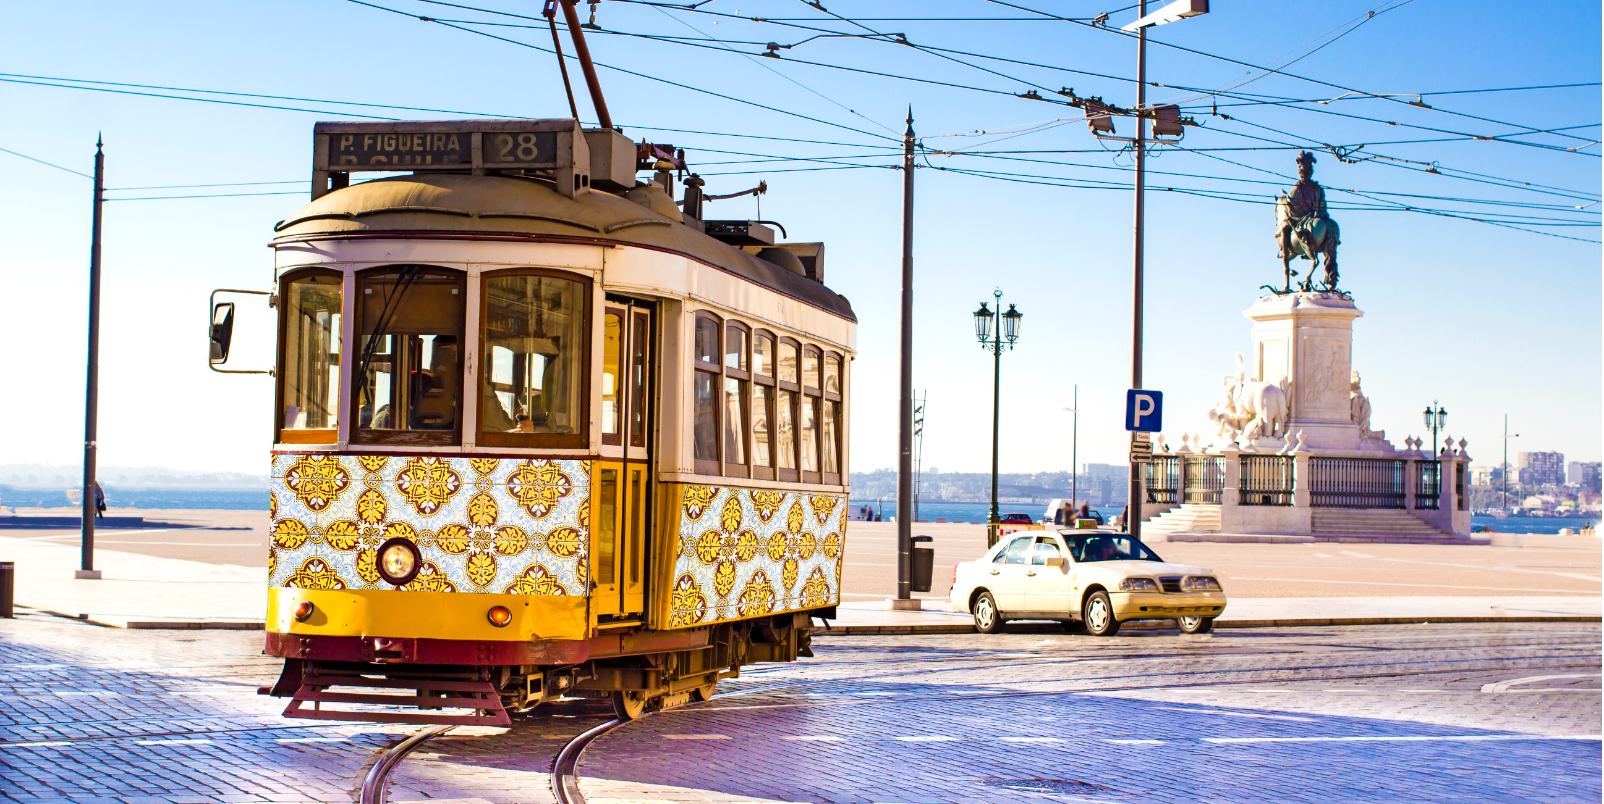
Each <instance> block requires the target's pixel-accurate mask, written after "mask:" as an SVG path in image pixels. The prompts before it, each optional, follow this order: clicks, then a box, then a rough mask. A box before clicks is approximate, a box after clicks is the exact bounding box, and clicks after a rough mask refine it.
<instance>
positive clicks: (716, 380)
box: [689, 310, 725, 475]
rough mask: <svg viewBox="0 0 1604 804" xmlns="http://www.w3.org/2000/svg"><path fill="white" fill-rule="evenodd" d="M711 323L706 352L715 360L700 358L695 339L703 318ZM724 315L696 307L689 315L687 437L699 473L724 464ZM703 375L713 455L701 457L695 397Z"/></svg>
mask: <svg viewBox="0 0 1604 804" xmlns="http://www.w3.org/2000/svg"><path fill="white" fill-rule="evenodd" d="M703 321H709V322H711V323H712V330H713V332H714V333H715V334H714V336H713V343H712V344H711V348H710V349H709V350H708V352H709V356H710V357H712V358H713V359H714V361H716V362H708V361H705V360H703V359H702V355H701V351H702V350H701V347H700V345H699V344H698V342H697V338H698V337H699V333H700V331H701V329H702V322H703ZM724 321H725V320H724V318H723V317H722V316H719V315H718V314H716V313H713V312H711V311H708V310H697V311H696V315H695V316H694V317H693V318H692V319H691V322H692V323H691V343H690V346H691V360H690V363H691V386H690V406H689V408H690V437H691V460H692V462H693V465H694V466H695V469H696V473H697V474H700V475H722V474H723V468H724V417H723V415H722V408H723V399H724ZM702 375H705V376H706V380H707V382H708V383H709V385H710V387H709V389H708V390H709V394H708V400H707V404H708V406H709V407H710V408H711V410H709V411H708V415H709V416H710V417H711V421H709V422H707V425H708V426H709V428H710V429H711V431H712V439H713V440H712V444H711V446H712V450H711V452H712V457H711V458H704V457H701V456H700V455H699V454H697V447H698V446H699V444H698V438H699V436H698V433H697V428H698V426H699V425H701V424H702V422H701V416H702V403H701V400H699V399H698V398H697V391H698V388H697V386H698V383H700V382H702Z"/></svg>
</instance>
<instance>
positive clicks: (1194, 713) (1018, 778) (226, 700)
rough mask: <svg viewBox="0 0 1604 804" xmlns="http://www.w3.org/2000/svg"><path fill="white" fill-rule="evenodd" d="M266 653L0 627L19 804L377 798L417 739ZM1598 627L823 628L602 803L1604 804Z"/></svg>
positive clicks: (396, 789) (549, 731)
mask: <svg viewBox="0 0 1604 804" xmlns="http://www.w3.org/2000/svg"><path fill="white" fill-rule="evenodd" d="M260 640H261V635H260V634H258V633H250V632H229V631H190V632H173V631H127V630H121V629H112V628H102V627H97V626H94V625H89V624H84V623H77V622H72V621H69V620H64V619H61V618H55V617H48V616H44V615H37V614H24V615H23V616H21V617H19V618H18V619H15V620H6V621H0V798H3V799H6V800H15V801H21V802H30V804H45V802H74V804H89V802H95V803H96V804H100V803H101V802H104V803H105V804H111V802H121V803H122V804H201V803H202V802H230V803H231V804H242V803H244V802H338V804H349V802H352V801H354V800H355V794H354V793H353V791H354V790H355V789H357V788H358V787H359V786H360V782H361V779H362V777H363V775H364V774H365V773H366V771H367V768H368V767H369V766H370V765H371V764H372V763H373V762H374V761H375V759H376V758H377V756H378V755H379V754H380V753H381V752H382V751H383V750H384V749H386V748H388V747H389V746H391V745H393V744H394V743H395V742H397V741H399V740H400V739H402V738H403V737H405V736H406V735H409V734H412V733H414V732H416V731H417V730H418V728H419V727H416V726H391V725H378V724H338V723H336V724H329V723H320V722H314V721H303V722H292V721H287V720H285V719H283V718H280V717H279V716H278V714H277V713H278V712H279V711H280V709H281V708H282V702H281V701H276V700H270V699H267V698H263V697H259V696H257V695H256V694H255V689H256V687H257V686H259V685H261V684H266V683H268V682H269V681H271V679H272V678H273V677H274V676H275V674H276V671H277V667H276V664H277V663H276V662H275V661H273V660H270V659H269V658H267V657H264V656H262V655H261V654H260ZM1599 640H1600V628H1599V626H1598V625H1597V624H1593V623H1487V624H1459V625H1407V626H1345V627H1304V628H1279V629H1276V628H1266V629H1232V630H1227V631H1218V632H1216V633H1214V634H1212V635H1202V636H1182V635H1180V634H1179V633H1177V632H1176V631H1174V630H1151V631H1138V632H1129V633H1128V634H1127V635H1122V636H1120V637H1118V638H1114V639H1097V638H1093V637H1088V636H1084V635H1077V634H1044V633H1028V634H1027V633H1014V634H1000V635H995V636H984V635H978V634H965V635H952V636H901V637H889V636H888V637H830V636H825V637H821V638H819V639H818V640H817V641H816V651H817V653H818V656H817V658H815V659H812V660H805V661H803V662H799V663H797V664H795V665H788V666H760V667H757V668H753V669H752V670H751V671H750V672H748V673H747V674H745V675H744V676H743V677H742V678H740V679H737V680H731V681H726V682H724V683H723V684H721V685H720V687H719V690H720V694H719V695H718V696H717V697H715V698H714V699H713V700H712V701H710V702H707V703H704V704H691V705H688V706H685V707H682V708H679V709H674V710H669V711H667V712H663V713H659V714H656V715H652V716H649V717H647V718H644V719H642V720H640V721H636V722H633V723H629V724H626V725H624V726H622V727H620V728H617V729H615V730H613V731H610V732H607V733H606V734H604V735H602V736H601V737H600V738H598V739H597V740H596V741H595V742H593V743H591V744H590V746H589V748H588V749H587V750H586V752H585V753H584V755H583V756H582V758H581V760H580V762H579V765H578V772H579V775H580V777H581V782H580V789H581V790H582V792H583V793H584V796H585V797H586V799H587V800H588V801H590V802H592V804H602V802H639V801H646V802H660V801H718V802H750V801H797V802H859V803H862V802H910V803H912V802H1011V801H1082V802H1092V801H1108V802H1146V801H1159V802H1163V801H1255V802H1257V801H1319V802H1323V803H1324V802H1349V801H1353V802H1391V801H1403V800H1409V801H1450V800H1451V801H1455V802H1473V801H1516V802H1527V801H1530V802H1597V801H1598V800H1599V798H1600V784H1599V779H1600V772H1601V757H1600V741H1599V732H1600V690H1599V684H1600V675H1599V674H1600V649H1599ZM609 719H610V713H609V711H608V710H607V709H606V708H605V707H604V706H599V705H598V704H597V702H592V701H572V702H564V703H562V704H558V705H554V706H549V707H544V708H542V709H541V710H538V711H537V712H536V713H535V714H533V715H531V716H526V717H521V718H519V719H518V720H517V721H516V722H515V724H514V726H513V727H512V728H511V729H491V728H474V729H468V728H459V729H457V730H455V731H452V732H450V733H448V734H447V735H445V736H443V737H440V738H436V739H434V740H431V741H429V742H426V743H424V744H423V745H422V747H420V748H419V749H418V750H417V751H416V752H414V753H413V754H411V755H410V756H408V757H407V758H406V759H405V760H404V761H403V762H402V763H401V764H400V766H399V767H398V769H397V770H396V771H395V773H394V774H393V776H392V781H391V785H390V800H392V801H424V800H428V801H459V802H496V803H497V804H500V803H501V802H508V803H511V802H548V801H552V800H553V795H552V792H551V788H550V777H549V772H550V769H551V767H552V760H553V758H554V756H555V754H556V753H557V751H558V750H560V749H561V748H562V746H563V745H565V744H566V743H567V741H568V740H569V739H571V738H573V737H574V736H575V735H577V734H579V733H580V732H582V731H584V730H586V729H588V728H590V727H592V726H595V725H599V724H601V723H604V722H606V721H607V720H609Z"/></svg>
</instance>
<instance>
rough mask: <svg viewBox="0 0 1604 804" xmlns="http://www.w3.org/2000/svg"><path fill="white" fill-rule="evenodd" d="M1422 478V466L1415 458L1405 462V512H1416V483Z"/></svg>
mask: <svg viewBox="0 0 1604 804" xmlns="http://www.w3.org/2000/svg"><path fill="white" fill-rule="evenodd" d="M1419 477H1420V465H1419V464H1417V463H1415V459H1414V458H1407V459H1405V460H1404V510H1406V511H1413V510H1415V481H1416V480H1417V479H1418V478H1419Z"/></svg>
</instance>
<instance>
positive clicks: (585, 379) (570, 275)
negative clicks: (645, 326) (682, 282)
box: [473, 267, 622, 449]
mask: <svg viewBox="0 0 1604 804" xmlns="http://www.w3.org/2000/svg"><path fill="white" fill-rule="evenodd" d="M518 276H536V277H551V278H554V279H564V280H567V281H570V282H575V283H577V284H578V285H579V291H578V296H579V298H580V299H582V300H583V301H582V304H583V308H582V309H583V312H582V313H581V316H582V320H581V321H580V325H579V327H578V331H579V332H580V337H579V358H578V360H577V361H575V366H574V371H575V375H574V378H573V382H574V383H576V384H577V385H578V388H579V399H578V401H577V403H576V404H577V408H576V410H575V411H574V413H573V415H574V416H576V417H577V419H578V425H577V426H576V427H575V428H574V432H572V433H505V432H499V431H496V430H486V429H485V427H484V422H485V416H484V412H485V405H484V387H485V381H486V374H485V372H486V371H487V370H488V367H489V364H490V360H488V359H487V355H488V354H489V353H488V351H487V349H488V348H489V339H488V335H487V332H488V329H489V326H488V325H489V310H490V283H491V281H493V280H496V279H508V278H512V277H518ZM595 295H596V283H595V281H594V280H592V279H591V278H590V277H589V276H586V275H585V274H581V273H575V272H573V271H564V270H561V269H557V268H538V267H520V268H504V269H500V270H495V271H484V272H483V273H481V274H480V275H479V332H478V338H479V341H478V342H479V357H478V359H477V360H476V361H475V363H476V365H475V366H474V386H473V392H474V393H475V394H477V395H478V396H477V397H475V398H476V399H478V400H479V404H478V405H477V406H476V410H477V414H476V417H475V418H476V421H475V422H474V428H475V432H476V433H477V436H476V438H477V440H476V442H475V443H476V444H477V445H478V446H481V447H511V448H526V449H587V448H589V446H590V432H591V427H592V425H596V426H597V427H599V426H600V423H599V422H592V421H591V419H590V414H591V411H590V394H591V386H592V385H593V384H596V383H599V382H600V380H599V379H597V380H595V381H593V380H592V377H593V376H594V375H593V374H592V371H593V367H592V366H591V349H592V348H593V347H592V342H593V341H594V340H595V337H594V335H595V325H596V315H595V312H596V300H595ZM621 357H622V355H621Z"/></svg>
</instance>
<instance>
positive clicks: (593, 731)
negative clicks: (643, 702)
mask: <svg viewBox="0 0 1604 804" xmlns="http://www.w3.org/2000/svg"><path fill="white" fill-rule="evenodd" d="M626 722H627V721H623V720H616V719H615V720H609V721H607V722H606V723H603V724H601V725H600V726H595V727H592V728H590V729H587V730H586V731H585V732H584V733H582V734H580V735H579V736H578V737H575V738H574V739H572V740H569V741H568V744H567V745H565V746H563V749H562V750H561V751H558V752H557V758H556V759H555V760H552V763H551V792H552V794H553V795H555V796H556V797H557V804H585V795H584V794H583V793H581V792H579V776H578V775H577V774H575V773H574V770H575V768H576V766H578V765H579V755H580V754H583V753H584V752H585V747H586V746H588V745H590V743H591V741H592V740H595V739H596V738H597V737H600V736H602V735H603V734H606V733H607V732H609V731H612V730H613V729H616V728H618V727H619V726H622V725H624V723H626Z"/></svg>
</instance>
